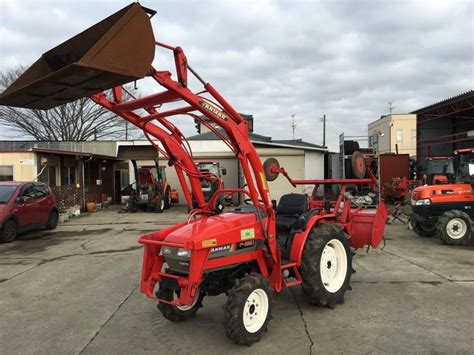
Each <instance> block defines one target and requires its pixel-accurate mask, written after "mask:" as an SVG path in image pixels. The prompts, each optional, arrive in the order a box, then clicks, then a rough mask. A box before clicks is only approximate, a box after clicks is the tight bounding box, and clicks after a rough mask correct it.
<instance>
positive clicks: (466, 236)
mask: <svg viewBox="0 0 474 355" xmlns="http://www.w3.org/2000/svg"><path fill="white" fill-rule="evenodd" d="M436 231H437V235H438V237H439V238H440V239H441V240H442V241H443V242H444V243H446V244H450V245H463V244H466V243H467V242H468V241H469V240H470V239H471V237H472V226H471V218H470V217H469V215H468V214H467V213H464V212H462V211H457V210H455V211H448V212H445V213H444V214H443V215H442V216H441V217H440V218H439V220H438V223H437V224H436Z"/></svg>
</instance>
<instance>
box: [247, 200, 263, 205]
mask: <svg viewBox="0 0 474 355" xmlns="http://www.w3.org/2000/svg"><path fill="white" fill-rule="evenodd" d="M258 202H260V203H263V201H262V200H260V199H258ZM244 204H246V205H248V206H253V202H252V199H251V198H246V199H244Z"/></svg>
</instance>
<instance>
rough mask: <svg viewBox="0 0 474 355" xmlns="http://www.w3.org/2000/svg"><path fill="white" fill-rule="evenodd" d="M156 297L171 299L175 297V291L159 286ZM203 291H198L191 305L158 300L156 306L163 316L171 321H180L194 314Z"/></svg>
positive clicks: (199, 306)
mask: <svg viewBox="0 0 474 355" xmlns="http://www.w3.org/2000/svg"><path fill="white" fill-rule="evenodd" d="M156 297H157V298H161V299H163V300H166V301H172V300H174V299H175V298H176V297H177V294H176V291H175V290H173V289H172V288H169V287H164V286H163V287H161V286H160V288H159V289H158V291H157V292H156ZM203 298H204V293H199V295H197V296H196V299H195V300H194V303H193V304H192V305H191V306H182V307H181V306H175V305H171V304H168V303H163V302H158V304H157V308H158V309H159V310H160V312H161V314H162V315H163V317H165V318H166V319H168V320H169V321H172V322H182V321H185V320H188V319H190V318H193V317H195V316H196V313H197V311H198V310H199V308H201V307H202V300H203Z"/></svg>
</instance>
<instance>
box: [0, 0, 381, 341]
mask: <svg viewBox="0 0 474 355" xmlns="http://www.w3.org/2000/svg"><path fill="white" fill-rule="evenodd" d="M155 13H156V11H154V10H151V9H148V8H145V7H142V6H141V5H140V4H139V3H132V4H130V5H128V6H127V7H125V8H123V9H122V10H120V11H118V12H116V13H115V14H113V15H111V16H109V17H108V18H106V19H104V20H102V21H101V22H99V23H98V24H96V25H94V26H92V27H90V28H89V29H87V30H85V31H84V32H82V33H80V34H79V35H77V36H75V37H73V38H71V39H69V40H68V41H66V42H64V43H63V44H60V45H59V46H57V47H55V48H53V49H52V50H50V51H49V52H47V53H45V54H43V56H42V57H41V58H40V59H39V60H38V61H37V62H36V63H35V64H33V65H32V66H31V67H30V68H29V69H28V70H27V71H26V72H25V73H24V74H23V75H22V76H21V77H20V78H19V79H18V80H17V81H16V82H14V83H13V84H12V85H11V86H10V87H9V88H7V89H6V90H5V92H4V93H2V95H1V96H0V104H2V105H10V106H18V107H24V108H34V109H49V108H52V107H55V106H57V105H60V104H64V103H66V102H70V101H73V100H75V99H79V98H82V97H85V96H90V97H91V99H92V100H93V101H94V102H96V103H97V104H98V105H101V106H102V107H104V108H106V109H108V110H110V111H111V112H113V113H115V114H116V115H118V116H120V117H122V118H123V119H125V120H127V121H128V122H130V123H132V124H134V125H136V126H137V127H139V128H140V129H142V130H143V132H144V134H145V136H146V137H147V138H148V140H149V142H150V144H151V145H152V146H153V147H154V148H155V149H156V150H157V151H159V152H160V155H161V156H163V157H164V158H166V159H167V160H168V164H169V165H170V166H174V168H175V170H176V174H177V177H178V179H179V181H180V184H181V187H182V189H183V194H184V197H185V199H186V203H187V204H188V205H192V201H193V199H194V200H195V201H196V206H197V207H196V208H195V209H193V210H192V211H190V213H189V216H188V219H187V220H186V221H183V222H181V223H178V224H176V225H174V226H170V227H168V228H165V229H161V230H157V231H154V232H151V233H148V234H145V235H143V236H141V237H140V238H139V243H141V244H143V246H144V250H143V252H144V254H143V265H142V273H141V284H140V291H141V292H142V293H144V294H146V295H147V296H148V297H150V298H152V299H154V300H157V303H158V309H159V310H160V311H161V313H162V314H163V316H164V317H165V318H166V319H168V320H170V321H174V322H178V321H185V320H187V319H189V318H192V317H194V316H195V315H196V312H197V311H198V309H199V308H201V307H202V300H203V298H204V297H206V296H216V295H219V294H225V295H226V296H227V301H226V304H225V305H224V323H223V327H224V331H225V333H226V335H227V336H228V338H229V339H230V340H231V341H233V342H235V343H237V344H246V345H251V344H252V343H254V342H257V341H259V340H260V338H261V336H262V335H263V334H264V332H265V331H266V330H267V326H268V323H269V321H270V319H271V318H272V317H271V312H272V307H273V296H274V294H275V293H279V292H282V291H283V290H284V289H285V288H289V287H295V286H298V285H301V287H302V291H303V294H304V296H305V297H306V298H307V300H308V301H309V302H310V303H311V304H314V305H318V306H323V307H329V308H334V307H336V305H337V304H340V303H343V302H344V296H345V293H346V292H347V291H348V290H350V280H351V276H352V274H353V272H354V270H353V266H352V258H353V250H352V249H351V248H363V247H365V246H367V245H370V246H372V247H377V246H378V245H379V244H380V242H381V240H382V238H383V233H384V227H385V221H386V218H387V210H386V208H385V205H384V203H383V202H380V203H378V204H374V203H370V204H367V205H362V204H361V205H358V204H356V203H354V201H353V199H352V197H351V195H350V194H348V193H346V186H347V185H348V184H359V185H360V184H369V185H370V184H373V179H354V180H349V179H340V180H337V181H328V180H293V179H291V178H289V176H288V174H287V173H286V171H285V170H284V169H283V168H280V167H279V164H278V162H276V161H274V160H273V161H270V163H268V162H267V163H266V164H264V165H262V162H261V160H260V156H259V155H258V153H257V150H256V149H255V147H254V146H253V144H252V142H251V140H250V139H249V130H248V125H247V122H246V121H245V120H244V119H243V118H242V116H241V115H240V114H239V113H238V112H237V111H236V110H235V109H234V108H233V107H232V106H231V105H230V104H229V103H228V101H227V100H225V99H224V98H223V97H222V96H221V95H220V93H219V92H218V91H217V90H216V89H215V88H214V87H213V86H212V85H211V84H210V83H208V82H206V81H204V79H203V78H202V77H201V76H200V75H199V74H198V73H197V72H196V71H195V70H194V69H193V68H192V67H191V66H190V64H189V62H188V59H187V58H186V56H185V54H184V52H183V50H182V49H181V48H180V47H174V46H170V45H168V44H164V43H161V42H158V41H156V40H155V38H154V34H153V29H152V25H151V21H150V18H151V17H152V16H154V15H155ZM157 48H158V49H161V50H169V51H171V52H172V53H173V58H174V63H175V71H174V72H175V73H176V74H172V73H171V72H170V71H169V70H167V69H166V68H165V69H161V70H158V69H156V68H155V67H154V66H153V59H154V56H155V50H156V49H157ZM157 52H158V51H157ZM162 62H163V61H160V63H162ZM191 75H193V80H194V81H195V83H193V85H192V87H197V85H194V84H199V83H200V84H201V85H202V88H201V89H200V90H199V91H196V92H194V91H193V90H191V88H190V86H189V85H188V84H189V80H190V79H191ZM144 77H149V79H151V80H154V81H155V82H156V83H157V84H159V85H160V86H161V87H162V88H164V90H162V91H160V92H158V93H155V94H151V95H148V96H145V97H140V98H135V97H133V96H132V95H124V90H126V89H125V88H124V87H123V86H122V85H124V84H126V83H129V82H132V81H135V80H139V79H142V78H144ZM110 90H111V93H110ZM176 115H180V116H182V117H183V116H184V117H185V116H188V117H190V118H191V119H192V120H198V121H199V120H202V118H201V117H202V115H204V116H205V117H206V118H207V119H208V120H210V122H211V123H212V124H209V125H208V128H209V129H210V130H211V131H212V132H213V133H214V134H216V135H217V136H219V137H220V138H221V140H222V141H223V142H224V143H225V144H226V145H227V146H228V147H229V149H230V150H231V151H232V152H233V153H234V154H235V156H236V158H237V160H238V162H239V164H240V168H241V171H242V175H243V177H244V178H245V182H246V184H245V185H244V187H242V188H238V189H229V188H222V187H219V188H218V189H217V190H216V191H215V192H214V194H213V196H212V197H211V198H210V199H209V200H208V201H206V199H205V196H204V193H203V191H202V185H201V182H202V179H204V178H211V174H210V173H207V172H203V171H199V169H198V167H197V166H196V162H195V161H194V159H193V154H192V151H191V147H190V145H189V143H188V141H187V140H186V137H185V136H184V135H183V133H182V132H181V131H180V130H179V129H178V128H177V127H176V126H175V125H174V124H172V123H171V122H170V118H172V117H173V116H176ZM205 123H206V122H205ZM222 131H224V132H225V133H226V134H225V135H223V134H221V132H222ZM157 140H159V141H160V142H161V145H158V144H157V143H156V141H157ZM264 166H265V168H264ZM278 174H284V175H285V176H287V178H288V180H289V181H290V183H292V185H293V186H296V185H299V184H314V185H316V184H326V183H336V184H340V185H341V192H340V193H339V195H338V197H337V199H336V201H335V202H334V203H331V202H328V203H325V205H324V206H323V207H318V206H317V205H314V206H313V207H312V208H308V201H307V197H306V195H304V194H296V193H288V194H286V195H284V196H282V197H281V198H280V200H279V202H278V205H277V206H276V208H274V206H273V203H272V198H271V194H270V190H269V186H268V183H267V181H268V180H269V181H272V180H274V179H276V178H277V176H278ZM235 193H239V194H243V195H246V196H248V199H246V200H245V204H243V205H241V206H239V207H237V208H236V209H235V210H234V211H231V212H225V211H223V210H222V209H221V208H218V207H217V205H218V204H217V201H218V199H219V196H221V195H222V194H235ZM375 203H377V200H376V201H375ZM175 329H176V328H175Z"/></svg>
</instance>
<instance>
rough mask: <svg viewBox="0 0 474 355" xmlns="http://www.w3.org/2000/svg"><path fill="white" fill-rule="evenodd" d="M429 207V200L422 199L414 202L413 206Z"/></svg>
mask: <svg viewBox="0 0 474 355" xmlns="http://www.w3.org/2000/svg"><path fill="white" fill-rule="evenodd" d="M428 205H431V200H430V199H429V198H423V199H421V200H417V201H415V206H428Z"/></svg>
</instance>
